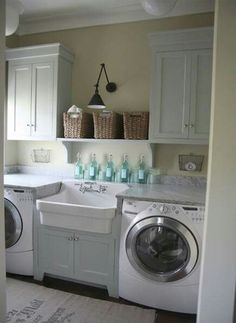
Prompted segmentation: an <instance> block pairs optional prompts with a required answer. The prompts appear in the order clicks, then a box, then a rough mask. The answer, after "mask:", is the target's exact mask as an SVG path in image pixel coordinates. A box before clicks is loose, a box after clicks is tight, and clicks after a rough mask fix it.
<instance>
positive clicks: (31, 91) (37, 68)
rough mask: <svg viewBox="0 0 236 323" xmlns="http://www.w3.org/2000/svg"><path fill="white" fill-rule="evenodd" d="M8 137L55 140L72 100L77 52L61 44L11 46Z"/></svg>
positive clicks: (14, 138)
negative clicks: (72, 80) (73, 68)
mask: <svg viewBox="0 0 236 323" xmlns="http://www.w3.org/2000/svg"><path fill="white" fill-rule="evenodd" d="M6 59H7V61H8V89H7V93H8V94H7V138H8V139H10V140H55V139H56V138H57V137H60V136H62V133H63V126H62V125H63V124H62V113H63V112H64V111H66V110H67V109H68V107H69V106H70V104H71V73H72V63H73V55H72V54H71V53H70V52H69V51H68V50H67V49H65V48H64V47H63V46H62V45H60V44H49V45H41V46H32V47H23V48H16V49H8V50H7V51H6Z"/></svg>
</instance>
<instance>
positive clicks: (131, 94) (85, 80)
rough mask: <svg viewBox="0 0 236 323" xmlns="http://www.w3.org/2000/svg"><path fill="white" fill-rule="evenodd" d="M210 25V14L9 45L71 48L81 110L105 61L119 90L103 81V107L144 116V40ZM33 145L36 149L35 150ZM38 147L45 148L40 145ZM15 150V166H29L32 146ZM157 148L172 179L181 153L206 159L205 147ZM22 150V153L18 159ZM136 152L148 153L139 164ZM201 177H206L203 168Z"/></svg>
mask: <svg viewBox="0 0 236 323" xmlns="http://www.w3.org/2000/svg"><path fill="white" fill-rule="evenodd" d="M211 25H213V15H212V14H199V15H191V16H183V17H174V18H166V19H158V20H157V19H155V20H149V21H142V22H135V23H125V24H116V25H107V26H99V27H90V28H80V29H72V30H65V31H58V32H49V33H41V34H33V35H26V36H21V37H15V38H14V39H13V40H12V39H11V40H9V43H8V46H9V47H14V46H26V45H36V44H44V43H52V42H61V43H63V44H64V45H65V46H66V47H68V48H70V49H71V50H72V51H73V52H74V53H75V62H74V68H73V86H72V101H73V104H76V105H78V106H81V107H85V106H86V105H87V103H88V101H89V99H90V97H91V96H92V94H93V91H94V89H93V85H94V83H95V82H96V79H97V76H98V72H99V68H100V65H99V64H100V63H103V62H105V63H106V67H107V71H108V76H109V78H110V80H111V81H114V82H116V83H117V85H118V90H117V91H116V92H115V93H107V92H106V91H105V86H104V85H105V82H104V78H103V79H102V82H101V86H100V93H101V96H102V98H103V99H104V102H105V103H106V105H107V107H108V108H111V109H112V110H114V111H147V110H148V109H149V87H150V83H149V80H150V48H149V44H148V37H147V35H148V34H149V33H151V32H154V31H160V30H174V29H183V28H195V27H204V26H211ZM65 109H67V107H65ZM37 145H38V144H35V146H37ZM42 145H43V146H45V144H43V143H42V144H41V146H42ZM17 146H18V148H16V149H18V159H17V160H16V162H19V163H21V164H29V163H30V158H29V155H30V149H32V143H24V144H23V143H20V144H18V145H17ZM12 147H13V148H12V149H10V150H9V151H8V152H7V154H6V163H8V164H12V163H14V158H11V153H12V151H16V149H15V150H14V144H13V146H12ZM50 147H51V148H52V150H53V151H54V152H55V154H56V151H57V150H61V144H58V143H54V144H52V143H51V144H50ZM90 147H91V146H90ZM158 147H159V148H158V151H159V152H160V153H161V155H159V156H158V155H157V159H156V162H157V164H156V166H158V167H162V168H167V169H168V173H170V174H178V173H179V171H178V167H177V166H178V165H177V161H178V154H179V153H180V152H183V151H184V152H185V153H190V152H192V153H201V154H204V155H205V156H206V159H207V148H206V147H204V146H201V147H197V146H195V147H194V146H185V147H184V145H159V146H158ZM108 148H109V147H108ZM23 149H24V152H25V154H22V151H23ZM93 149H94V148H92V147H91V148H89V147H88V148H87V151H91V152H92V150H93ZM105 149H106V150H107V148H106V147H103V146H99V148H98V150H97V153H98V154H99V153H100V151H101V150H104V153H105V152H106V150H105ZM124 150H126V148H124V147H123V146H120V147H118V149H117V150H116V152H117V154H119V155H120V156H121V154H122V152H125V151H124ZM135 150H137V147H135V146H134V148H133V151H135ZM139 153H146V151H145V149H141V148H140V151H137V152H136V155H135V157H134V159H137V156H138V154H139ZM132 156H133V155H132ZM86 158H87V156H86ZM149 158H150V157H149ZM149 158H148V159H149ZM206 159H205V160H206ZM63 160H64V156H63V158H61V157H60V156H59V160H57V162H59V163H60V162H62V161H63ZM205 165H206V163H205ZM201 174H204V175H205V174H206V166H204V169H203V172H202V173H201ZM195 175H196V173H195Z"/></svg>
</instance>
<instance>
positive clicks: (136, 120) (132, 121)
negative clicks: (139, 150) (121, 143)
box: [123, 112, 149, 139]
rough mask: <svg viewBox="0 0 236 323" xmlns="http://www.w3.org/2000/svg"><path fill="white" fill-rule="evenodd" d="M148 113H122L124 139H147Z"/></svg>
mask: <svg viewBox="0 0 236 323" xmlns="http://www.w3.org/2000/svg"><path fill="white" fill-rule="evenodd" d="M148 122H149V112H123V124H124V138H125V139H147V138H148Z"/></svg>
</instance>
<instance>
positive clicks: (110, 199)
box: [36, 181, 128, 233]
mask: <svg viewBox="0 0 236 323" xmlns="http://www.w3.org/2000/svg"><path fill="white" fill-rule="evenodd" d="M80 183H81V182H78V181H66V182H63V183H62V186H61V189H60V191H59V193H57V194H55V195H52V196H49V197H46V198H43V199H40V200H37V201H36V207H37V209H38V210H39V212H40V222H41V224H44V225H50V226H54V227H55V226H56V227H62V228H66V229H73V230H84V231H89V232H97V233H110V232H111V224H112V219H113V218H114V216H115V212H116V194H117V193H119V192H122V191H124V190H126V189H127V188H128V186H127V185H125V184H117V183H99V184H98V185H100V184H101V185H105V186H106V191H105V192H101V193H98V192H84V193H82V192H81V191H80V186H79V184H80Z"/></svg>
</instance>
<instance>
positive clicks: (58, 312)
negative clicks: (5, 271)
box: [6, 278, 155, 323]
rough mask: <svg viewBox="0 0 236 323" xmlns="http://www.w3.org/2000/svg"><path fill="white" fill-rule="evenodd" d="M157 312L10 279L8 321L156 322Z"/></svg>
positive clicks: (22, 322)
mask: <svg viewBox="0 0 236 323" xmlns="http://www.w3.org/2000/svg"><path fill="white" fill-rule="evenodd" d="M154 322H155V311H154V310H151V309H150V310H149V309H143V308H141V307H137V306H130V305H123V304H119V303H114V302H108V301H102V300H98V299H94V298H90V297H84V296H80V295H75V294H71V293H66V292H62V291H58V290H55V289H50V288H47V287H44V286H39V285H36V284H32V283H27V282H23V281H20V280H16V279H12V278H7V316H6V323H154Z"/></svg>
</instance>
